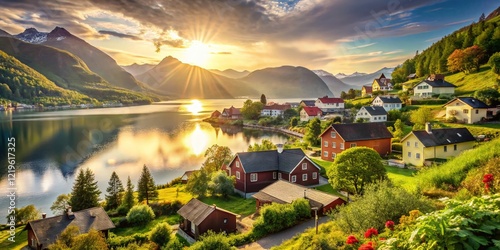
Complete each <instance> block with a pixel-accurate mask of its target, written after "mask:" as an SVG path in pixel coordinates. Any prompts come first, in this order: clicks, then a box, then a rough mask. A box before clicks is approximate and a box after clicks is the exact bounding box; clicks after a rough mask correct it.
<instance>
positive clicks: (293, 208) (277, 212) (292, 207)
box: [253, 198, 311, 238]
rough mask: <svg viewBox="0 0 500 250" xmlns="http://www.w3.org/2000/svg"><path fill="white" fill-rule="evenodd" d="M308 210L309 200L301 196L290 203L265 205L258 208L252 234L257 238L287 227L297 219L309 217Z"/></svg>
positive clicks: (295, 222) (309, 209)
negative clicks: (258, 211) (258, 213)
mask: <svg viewBox="0 0 500 250" xmlns="http://www.w3.org/2000/svg"><path fill="white" fill-rule="evenodd" d="M305 210H307V212H305ZM310 211H311V208H310V206H309V202H308V201H307V200H305V199H302V198H301V199H298V200H296V201H294V203H292V204H277V203H273V204H271V205H265V206H263V207H262V208H261V210H260V214H261V216H260V217H259V218H258V219H257V220H256V221H255V222H254V228H253V233H254V236H255V237H257V238H259V236H264V235H266V234H269V233H274V232H279V231H281V230H283V229H285V228H289V227H291V226H293V225H295V224H297V222H298V221H299V220H301V219H303V218H308V217H311V212H310Z"/></svg>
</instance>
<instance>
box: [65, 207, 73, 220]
mask: <svg viewBox="0 0 500 250" xmlns="http://www.w3.org/2000/svg"><path fill="white" fill-rule="evenodd" d="M66 217H68V219H70V220H72V219H74V218H75V214H74V213H73V211H71V206H67V207H66Z"/></svg>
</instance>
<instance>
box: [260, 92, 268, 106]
mask: <svg viewBox="0 0 500 250" xmlns="http://www.w3.org/2000/svg"><path fill="white" fill-rule="evenodd" d="M260 102H261V103H262V104H264V105H266V104H267V98H266V95H264V94H262V95H261V96H260Z"/></svg>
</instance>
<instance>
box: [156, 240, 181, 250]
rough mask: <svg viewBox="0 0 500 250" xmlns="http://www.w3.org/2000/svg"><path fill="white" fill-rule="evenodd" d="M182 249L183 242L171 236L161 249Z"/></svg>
mask: <svg viewBox="0 0 500 250" xmlns="http://www.w3.org/2000/svg"><path fill="white" fill-rule="evenodd" d="M182 249H184V244H182V242H181V241H180V240H179V239H178V238H177V237H173V238H172V239H171V240H170V241H169V242H168V244H167V245H165V246H163V247H162V248H161V250H182Z"/></svg>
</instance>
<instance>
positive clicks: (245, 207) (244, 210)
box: [199, 195, 255, 216]
mask: <svg viewBox="0 0 500 250" xmlns="http://www.w3.org/2000/svg"><path fill="white" fill-rule="evenodd" d="M199 200H200V201H202V202H204V203H206V204H209V205H212V204H215V205H216V206H217V207H220V208H222V209H225V210H228V211H231V212H233V213H235V214H239V215H241V216H247V215H250V214H253V213H255V199H253V198H252V199H244V198H242V197H239V196H235V195H231V196H229V197H228V198H227V199H225V198H222V197H212V196H209V197H205V198H199Z"/></svg>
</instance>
